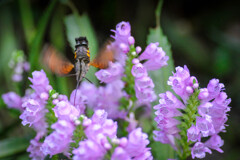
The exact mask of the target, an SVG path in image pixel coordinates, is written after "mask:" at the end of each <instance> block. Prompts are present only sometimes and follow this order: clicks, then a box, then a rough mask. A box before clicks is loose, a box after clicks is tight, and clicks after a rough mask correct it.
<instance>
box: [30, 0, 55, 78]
mask: <svg viewBox="0 0 240 160" xmlns="http://www.w3.org/2000/svg"><path fill="white" fill-rule="evenodd" d="M56 3H57V0H52V1H50V4H49V5H48V8H47V9H46V11H45V12H44V14H43V16H42V17H41V19H40V20H39V25H38V27H37V32H36V35H35V37H34V38H33V41H32V43H31V46H30V51H29V52H30V53H29V61H30V65H31V72H29V73H30V74H31V73H32V71H33V70H35V69H39V63H38V62H39V55H40V52H41V47H42V42H43V37H44V33H45V31H46V28H47V24H48V21H49V19H50V17H51V13H52V11H53V9H54V6H55V4H56Z"/></svg>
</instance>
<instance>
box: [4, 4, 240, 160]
mask: <svg viewBox="0 0 240 160" xmlns="http://www.w3.org/2000/svg"><path fill="white" fill-rule="evenodd" d="M19 3H21V2H20V1H14V0H2V1H0V35H1V38H0V39H1V41H0V47H1V48H0V49H1V51H8V52H11V51H13V50H14V49H23V50H24V51H25V52H26V56H27V57H28V56H29V55H28V47H27V43H26V40H25V38H24V33H23V29H22V21H21V17H20V13H19V12H20V11H19ZM48 3H49V2H48V1H41V0H34V1H31V3H30V5H31V8H32V13H33V19H34V23H35V24H37V23H38V21H39V19H40V16H41V15H42V14H43V12H44V10H45V8H46V7H47V6H48ZM157 3H158V1H154V0H139V1H135V0H134V1H129V0H121V1H120V0H119V1H117V0H106V1H94V0H85V1H78V0H74V1H73V4H74V6H75V7H76V8H77V10H78V11H79V13H80V14H82V13H87V14H88V15H89V17H90V20H91V23H92V24H93V27H94V29H95V31H96V35H97V39H98V41H99V45H102V44H103V42H104V41H105V40H106V39H107V38H108V37H109V35H110V34H111V32H110V29H114V28H115V25H116V24H117V23H119V22H120V21H129V22H130V24H131V26H132V35H133V36H134V37H135V40H136V44H137V45H140V46H142V48H144V47H145V46H146V36H147V35H148V33H149V28H153V27H155V26H156V23H155V9H156V6H157ZM70 13H71V10H70V9H69V8H68V7H66V6H64V5H63V4H57V5H56V7H55V9H54V11H53V14H52V15H51V19H50V23H49V24H48V26H47V30H46V33H45V34H44V42H49V41H51V38H54V36H52V35H51V32H52V31H53V30H54V28H51V23H55V22H56V21H57V20H58V19H59V21H57V22H56V23H59V27H61V29H60V31H61V32H62V33H61V34H63V37H64V38H63V42H64V44H65V45H59V48H60V49H61V50H64V51H65V52H66V53H67V52H71V48H70V47H69V45H68V42H67V40H66V36H64V32H65V30H64V27H62V26H63V22H61V18H62V17H63V16H64V15H67V14H70ZM55 20H56V21H55ZM161 26H162V29H163V32H164V34H165V35H166V36H167V37H168V39H169V42H170V43H171V46H172V52H173V58H174V63H175V66H183V65H185V64H186V65H187V66H188V67H189V69H190V71H191V75H194V76H196V77H197V79H198V81H199V82H200V86H201V87H205V86H206V85H207V83H208V81H209V80H210V79H212V78H218V79H220V82H222V83H224V84H225V88H226V92H227V94H228V96H229V97H230V98H231V99H232V102H231V104H230V106H231V107H232V108H231V111H230V112H229V120H228V122H227V124H228V125H229V126H228V127H227V132H226V133H221V134H220V135H221V137H222V138H223V139H224V143H225V144H224V146H223V147H222V149H223V150H224V153H223V154H220V153H218V152H213V154H212V155H207V156H206V159H240V158H239V156H240V153H239V151H240V146H239V144H240V125H239V122H240V116H239V114H240V96H239V91H240V72H239V68H240V63H239V60H240V1H233V0H232V1H226V0H225V1H224V0H218V1H217V0H212V1H209V0H208V1H207V0H201V1H191V0H178V1H176V0H166V1H165V2H164V3H163V9H162V14H161ZM55 29H56V30H58V28H55ZM3 33H9V36H6V34H4V36H2V35H3ZM59 34H60V33H59ZM9 38H13V39H14V40H12V41H13V42H14V43H12V46H4V44H5V42H6V41H8V40H9ZM56 43H57V42H56ZM59 44H61V43H59ZM3 48H7V49H5V50H4V49H3ZM3 54H7V53H1V56H2V55H3ZM2 70H3V69H1V73H2V72H3V71H2ZM0 76H1V80H0V82H1V85H2V87H1V89H0V93H1V94H2V93H5V92H8V91H9V90H11V87H9V86H8V85H5V84H7V82H6V79H4V74H1V75H0ZM1 104H2V103H1ZM1 108H2V110H0V120H1V125H0V128H1V134H0V138H1V139H4V138H9V137H13V136H16V134H15V131H16V130H18V131H16V133H19V132H20V133H21V134H25V133H26V132H27V131H25V129H22V127H20V123H19V120H18V118H17V117H16V116H15V114H14V113H8V110H7V109H6V107H5V106H3V107H1ZM16 114H17V113H16ZM13 124H15V125H13ZM9 126H10V127H11V128H6V127H9ZM19 128H20V129H19ZM9 129H10V130H9ZM19 130H20V131H19ZM1 139H0V140H1ZM159 152H160V151H159ZM24 154H25V153H22V152H21V153H19V154H18V155H20V157H21V156H22V155H24ZM22 157H24V156H22Z"/></svg>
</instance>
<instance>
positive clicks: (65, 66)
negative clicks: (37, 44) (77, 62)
mask: <svg viewBox="0 0 240 160" xmlns="http://www.w3.org/2000/svg"><path fill="white" fill-rule="evenodd" d="M42 54H43V63H44V64H45V65H46V66H47V67H48V68H49V69H50V70H51V71H52V72H53V73H55V74H58V75H66V74H69V73H70V72H71V71H72V69H73V68H74V65H73V64H72V63H71V62H70V61H69V60H67V59H66V58H65V57H63V56H61V54H60V53H58V52H57V50H56V49H55V48H54V47H53V46H50V45H45V46H44V49H43V53H42Z"/></svg>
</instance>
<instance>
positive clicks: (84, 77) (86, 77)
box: [83, 77, 93, 84]
mask: <svg viewBox="0 0 240 160" xmlns="http://www.w3.org/2000/svg"><path fill="white" fill-rule="evenodd" d="M83 78H85V79H86V80H87V81H88V82H90V83H92V84H93V82H92V81H90V80H89V79H88V78H87V77H83Z"/></svg>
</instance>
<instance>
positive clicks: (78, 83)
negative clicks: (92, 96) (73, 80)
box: [73, 80, 81, 106]
mask: <svg viewBox="0 0 240 160" xmlns="http://www.w3.org/2000/svg"><path fill="white" fill-rule="evenodd" d="M80 83H81V81H80V80H78V82H77V86H76V92H75V95H74V101H73V105H74V106H75V100H76V95H77V90H78V87H79V85H80Z"/></svg>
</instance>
